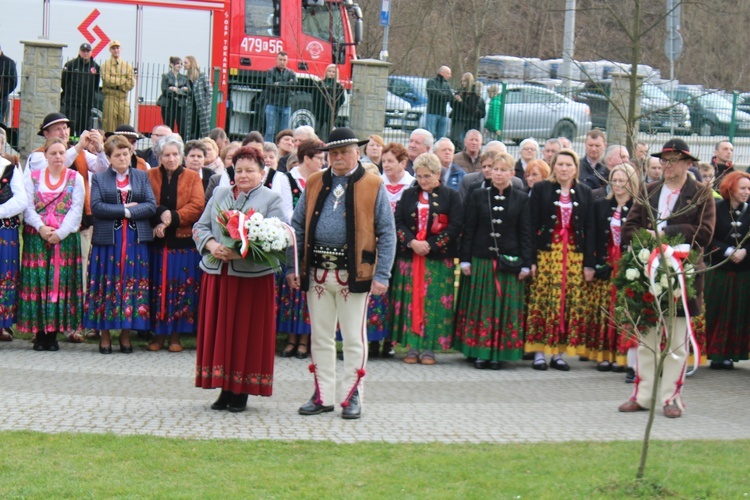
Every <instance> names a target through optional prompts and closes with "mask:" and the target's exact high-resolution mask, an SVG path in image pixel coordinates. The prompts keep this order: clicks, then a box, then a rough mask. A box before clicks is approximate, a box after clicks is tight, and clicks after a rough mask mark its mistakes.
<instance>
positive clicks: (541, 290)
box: [525, 243, 598, 355]
mask: <svg viewBox="0 0 750 500" xmlns="http://www.w3.org/2000/svg"><path fill="white" fill-rule="evenodd" d="M538 255H539V256H538V262H537V270H536V278H535V280H534V283H533V284H532V286H531V297H530V298H529V312H528V319H527V326H526V346H525V349H526V351H527V352H533V351H542V352H544V353H545V354H563V353H567V354H569V355H578V354H582V353H583V352H585V349H586V348H585V346H584V341H585V339H586V337H587V335H589V331H590V330H591V329H592V328H596V322H597V321H598V318H597V316H596V314H594V311H595V309H596V306H597V302H596V291H595V290H594V289H593V286H591V283H587V282H586V281H585V280H584V279H583V254H582V253H579V252H575V251H571V250H568V251H567V252H563V244H562V243H553V244H552V250H551V251H549V252H539V254H538ZM564 268H567V272H566V273H565V276H563V269H564ZM563 277H564V278H565V283H564V284H563ZM563 296H564V297H565V300H564V301H563Z"/></svg>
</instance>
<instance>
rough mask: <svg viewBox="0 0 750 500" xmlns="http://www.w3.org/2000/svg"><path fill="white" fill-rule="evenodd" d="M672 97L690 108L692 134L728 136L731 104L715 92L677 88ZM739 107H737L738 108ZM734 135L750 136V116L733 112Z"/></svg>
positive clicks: (730, 121) (740, 112) (731, 110)
mask: <svg viewBox="0 0 750 500" xmlns="http://www.w3.org/2000/svg"><path fill="white" fill-rule="evenodd" d="M672 92H673V95H672V97H673V98H674V99H675V100H676V101H678V102H681V103H684V104H685V105H687V107H688V108H690V116H691V117H692V123H693V132H696V133H697V134H699V135H703V136H712V135H729V129H730V128H731V124H732V112H733V109H732V103H731V102H730V101H728V100H727V99H725V98H724V97H722V95H721V94H720V93H719V92H718V91H716V90H705V89H704V90H699V89H695V88H683V87H677V89H675V90H673V91H672ZM738 107H739V106H738ZM734 120H735V126H734V135H735V136H743V137H748V136H750V114H749V113H746V112H744V111H740V110H739V109H737V110H736V111H735V112H734Z"/></svg>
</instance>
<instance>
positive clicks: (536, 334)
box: [526, 149, 596, 371]
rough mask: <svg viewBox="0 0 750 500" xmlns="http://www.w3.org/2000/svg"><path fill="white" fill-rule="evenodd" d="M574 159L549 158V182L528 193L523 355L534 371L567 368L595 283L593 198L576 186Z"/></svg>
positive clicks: (568, 154) (566, 153)
mask: <svg viewBox="0 0 750 500" xmlns="http://www.w3.org/2000/svg"><path fill="white" fill-rule="evenodd" d="M577 177H578V155H577V154H576V153H575V152H574V151H573V150H571V149H561V150H560V151H558V152H557V154H556V155H555V157H554V159H553V160H552V174H551V175H550V178H549V180H545V181H541V182H537V183H535V184H534V187H533V188H532V190H531V199H530V209H531V231H532V251H533V253H532V259H533V265H532V267H531V269H532V271H531V272H532V274H533V275H535V280H534V282H533V284H532V285H531V290H530V291H531V297H530V298H529V310H528V327H527V330H526V352H534V353H535V354H534V356H535V358H534V363H533V365H532V367H533V368H534V369H535V370H546V369H547V367H548V365H547V361H546V360H545V355H551V356H552V359H551V363H550V364H551V365H552V368H554V369H556V370H561V371H568V370H570V366H569V365H568V363H566V362H565V360H563V359H562V355H563V354H564V353H567V354H569V355H576V354H578V349H579V347H580V348H583V341H584V340H585V338H586V335H587V333H588V330H589V325H588V323H589V321H591V318H592V317H593V307H592V306H591V305H590V304H589V300H588V290H589V287H588V283H589V282H590V281H591V280H593V279H594V266H595V265H596V261H595V255H594V249H595V245H596V241H595V237H594V227H595V226H594V217H593V208H594V200H593V198H592V196H591V189H589V187H588V186H585V185H583V184H580V183H578V182H576V179H577Z"/></svg>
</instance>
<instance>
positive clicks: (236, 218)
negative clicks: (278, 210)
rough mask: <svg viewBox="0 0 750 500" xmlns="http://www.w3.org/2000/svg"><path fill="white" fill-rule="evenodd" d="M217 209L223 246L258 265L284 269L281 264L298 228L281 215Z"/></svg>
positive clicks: (293, 242)
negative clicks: (283, 219)
mask: <svg viewBox="0 0 750 500" xmlns="http://www.w3.org/2000/svg"><path fill="white" fill-rule="evenodd" d="M217 212H218V215H217V217H216V220H217V222H218V223H219V225H220V226H221V232H222V241H221V243H222V244H223V245H225V246H227V247H229V248H233V249H234V250H236V251H237V253H238V254H240V256H242V258H243V259H248V260H250V261H252V262H253V263H255V264H261V265H267V266H269V267H271V268H273V269H274V270H275V271H278V270H279V269H280V268H281V263H282V262H284V261H285V260H286V249H287V247H288V246H290V245H294V244H295V238H294V231H293V230H292V228H291V227H289V225H288V224H286V223H284V222H283V221H282V220H281V219H279V218H277V217H264V216H263V214H261V213H260V212H256V211H255V210H253V209H250V210H248V212H247V213H243V212H241V211H239V210H217ZM295 255H296V252H295ZM212 258H213V257H212Z"/></svg>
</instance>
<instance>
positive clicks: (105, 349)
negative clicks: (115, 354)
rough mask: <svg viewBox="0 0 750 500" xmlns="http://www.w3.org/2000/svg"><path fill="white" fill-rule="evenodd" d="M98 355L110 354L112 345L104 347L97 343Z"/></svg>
mask: <svg viewBox="0 0 750 500" xmlns="http://www.w3.org/2000/svg"><path fill="white" fill-rule="evenodd" d="M99 354H112V344H110V345H108V346H106V347H104V346H103V345H102V343H101V341H99Z"/></svg>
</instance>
